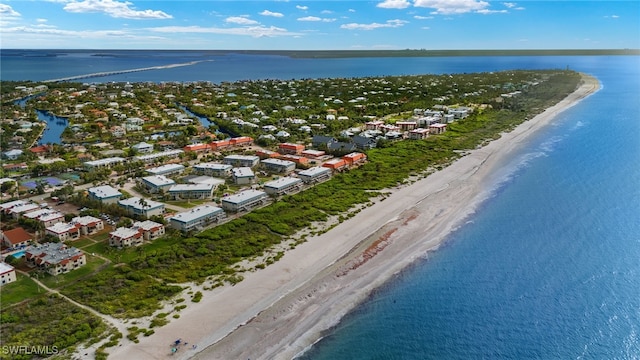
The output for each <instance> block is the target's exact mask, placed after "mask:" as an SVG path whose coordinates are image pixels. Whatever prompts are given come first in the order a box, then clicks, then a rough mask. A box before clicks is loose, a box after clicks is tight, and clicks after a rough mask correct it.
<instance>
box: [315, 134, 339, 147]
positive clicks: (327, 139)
mask: <svg viewBox="0 0 640 360" xmlns="http://www.w3.org/2000/svg"><path fill="white" fill-rule="evenodd" d="M336 142H338V139H336V138H334V137H331V136H323V135H314V136H313V137H312V138H311V144H312V145H313V147H315V148H322V149H325V148H328V147H329V144H331V143H336Z"/></svg>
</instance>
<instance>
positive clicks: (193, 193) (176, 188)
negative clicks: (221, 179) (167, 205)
mask: <svg viewBox="0 0 640 360" xmlns="http://www.w3.org/2000/svg"><path fill="white" fill-rule="evenodd" d="M214 191H215V186H214V185H213V184H177V185H173V186H171V187H170V188H169V192H168V194H169V197H170V198H171V199H173V200H180V199H211V198H212V197H213V192H214Z"/></svg>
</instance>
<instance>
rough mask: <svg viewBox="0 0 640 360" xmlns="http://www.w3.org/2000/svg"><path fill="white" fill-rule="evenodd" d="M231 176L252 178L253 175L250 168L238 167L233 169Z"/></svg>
mask: <svg viewBox="0 0 640 360" xmlns="http://www.w3.org/2000/svg"><path fill="white" fill-rule="evenodd" d="M232 171H233V176H235V177H237V178H238V177H253V176H254V173H253V170H251V168H249V167H239V168H234V169H233V170H232Z"/></svg>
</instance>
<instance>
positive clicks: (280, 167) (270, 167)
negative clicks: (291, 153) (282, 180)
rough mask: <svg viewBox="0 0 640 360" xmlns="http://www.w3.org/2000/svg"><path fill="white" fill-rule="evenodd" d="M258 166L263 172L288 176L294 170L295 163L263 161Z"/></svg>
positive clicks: (275, 160) (278, 160)
mask: <svg viewBox="0 0 640 360" xmlns="http://www.w3.org/2000/svg"><path fill="white" fill-rule="evenodd" d="M260 164H261V166H262V167H263V168H264V169H265V170H267V171H269V172H272V173H276V174H289V173H291V172H293V171H294V170H295V169H296V163H294V162H293V161H288V160H280V159H264V160H262V161H261V162H260Z"/></svg>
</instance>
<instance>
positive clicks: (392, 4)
mask: <svg viewBox="0 0 640 360" xmlns="http://www.w3.org/2000/svg"><path fill="white" fill-rule="evenodd" d="M409 6H411V4H410V3H409V2H408V1H407V0H384V1H383V2H381V3H378V5H376V7H379V8H383V9H406V8H408V7H409Z"/></svg>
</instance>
